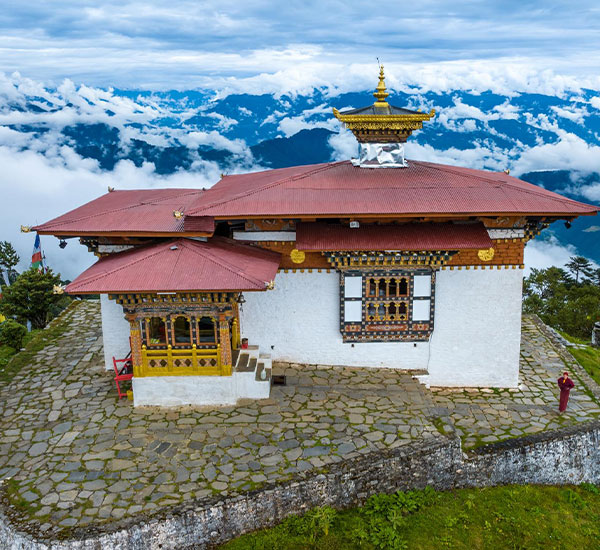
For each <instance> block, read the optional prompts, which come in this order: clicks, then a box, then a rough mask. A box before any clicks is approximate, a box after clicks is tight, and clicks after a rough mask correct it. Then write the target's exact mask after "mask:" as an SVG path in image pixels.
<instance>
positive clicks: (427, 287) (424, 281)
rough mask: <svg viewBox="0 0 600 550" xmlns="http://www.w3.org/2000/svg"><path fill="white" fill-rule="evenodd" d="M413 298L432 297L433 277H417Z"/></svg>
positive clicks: (415, 277)
mask: <svg viewBox="0 0 600 550" xmlns="http://www.w3.org/2000/svg"><path fill="white" fill-rule="evenodd" d="M413 296H431V275H415V276H414V290H413Z"/></svg>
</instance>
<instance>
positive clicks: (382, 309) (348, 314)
mask: <svg viewBox="0 0 600 550" xmlns="http://www.w3.org/2000/svg"><path fill="white" fill-rule="evenodd" d="M341 281H342V287H343V288H342V292H341V313H340V325H341V331H342V335H343V339H344V341H345V342H376V341H419V340H427V339H428V338H429V336H430V334H431V332H432V331H433V304H434V285H435V273H434V272H433V271H432V270H430V269H423V268H416V269H405V270H384V269H379V270H373V271H354V270H352V271H346V272H343V273H342V275H341Z"/></svg>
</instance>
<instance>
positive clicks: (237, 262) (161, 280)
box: [66, 237, 280, 294]
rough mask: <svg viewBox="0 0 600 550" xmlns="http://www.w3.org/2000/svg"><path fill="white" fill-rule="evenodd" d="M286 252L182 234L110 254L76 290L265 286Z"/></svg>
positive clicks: (221, 289) (71, 286)
mask: <svg viewBox="0 0 600 550" xmlns="http://www.w3.org/2000/svg"><path fill="white" fill-rule="evenodd" d="M279 261H280V255H279V254H277V253H274V252H270V251H267V250H262V249H259V248H256V247H252V246H249V245H244V244H239V243H236V242H234V241H232V240H230V239H226V238H224V237H214V238H211V239H210V240H209V241H207V242H202V241H196V240H193V239H185V238H180V239H176V240H170V241H166V242H162V243H158V244H151V245H148V246H143V247H140V248H135V249H132V250H127V251H125V252H120V253H118V254H113V255H110V256H106V257H104V258H102V259H100V260H99V261H98V262H96V263H95V264H94V265H93V266H92V267H90V268H89V269H87V270H86V271H84V272H83V273H82V274H81V275H80V276H79V277H77V278H76V279H75V280H74V281H73V282H72V283H70V284H69V285H68V286H67V288H66V291H67V292H68V293H70V294H113V293H114V294H117V293H132V292H138V293H156V292H196V291H208V292H212V291H215V292H216V291H218V292H225V291H247V290H251V291H252V290H254V291H256V290H265V289H266V287H267V284H268V283H269V282H270V281H272V280H273V279H274V278H275V275H276V273H277V268H278V267H279Z"/></svg>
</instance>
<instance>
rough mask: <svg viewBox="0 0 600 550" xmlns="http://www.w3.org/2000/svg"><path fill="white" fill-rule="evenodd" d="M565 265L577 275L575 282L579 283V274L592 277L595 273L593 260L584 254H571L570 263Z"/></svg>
mask: <svg viewBox="0 0 600 550" xmlns="http://www.w3.org/2000/svg"><path fill="white" fill-rule="evenodd" d="M565 267H566V268H567V269H568V270H569V271H570V272H571V273H572V274H573V276H574V277H575V284H578V283H579V276H580V275H582V276H583V277H587V278H589V277H591V276H592V273H593V266H592V262H590V261H589V260H588V259H587V258H585V257H584V256H571V257H570V258H569V263H567V264H566V265H565Z"/></svg>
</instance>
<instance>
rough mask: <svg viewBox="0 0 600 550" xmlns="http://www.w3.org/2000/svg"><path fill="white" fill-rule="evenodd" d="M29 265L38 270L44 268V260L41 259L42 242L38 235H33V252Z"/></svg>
mask: <svg viewBox="0 0 600 550" xmlns="http://www.w3.org/2000/svg"><path fill="white" fill-rule="evenodd" d="M31 267H32V268H33V269H37V270H38V271H43V270H44V262H43V260H42V243H41V242H40V236H39V235H36V236H35V243H34V245H33V254H32V255H31Z"/></svg>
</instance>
